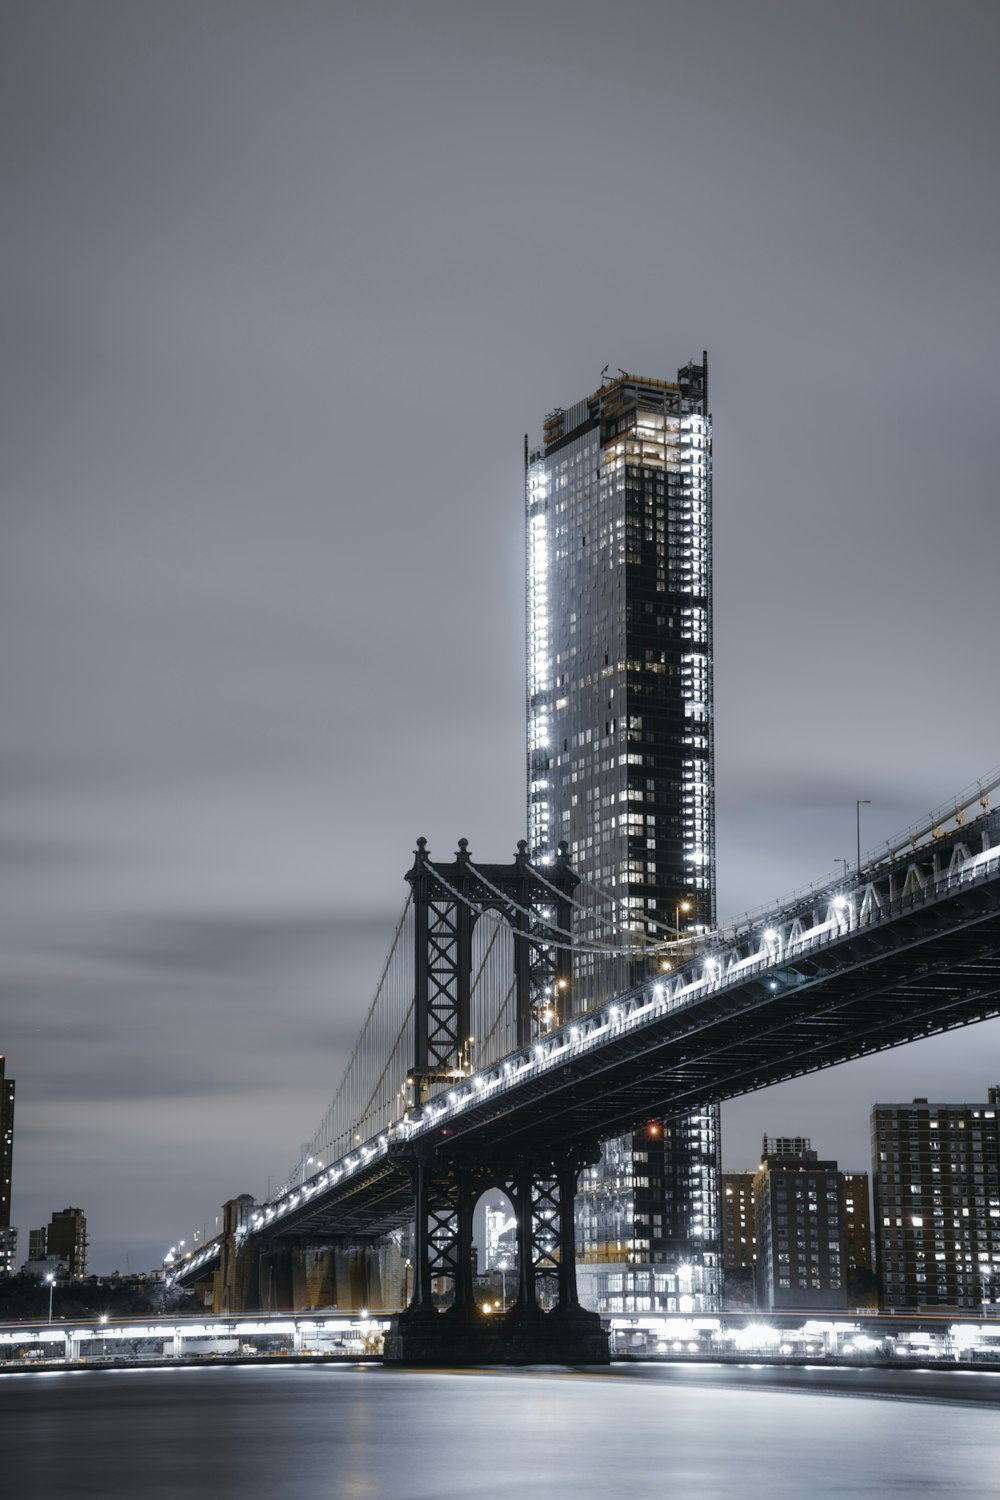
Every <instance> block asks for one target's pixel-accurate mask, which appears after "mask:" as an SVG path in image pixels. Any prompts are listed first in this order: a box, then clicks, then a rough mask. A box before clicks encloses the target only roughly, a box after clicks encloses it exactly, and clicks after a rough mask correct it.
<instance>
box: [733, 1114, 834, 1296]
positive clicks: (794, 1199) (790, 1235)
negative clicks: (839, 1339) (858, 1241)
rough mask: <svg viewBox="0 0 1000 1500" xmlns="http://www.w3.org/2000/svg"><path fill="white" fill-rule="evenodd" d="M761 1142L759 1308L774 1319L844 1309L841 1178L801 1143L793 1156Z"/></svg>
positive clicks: (756, 1208)
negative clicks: (787, 1314) (783, 1314)
mask: <svg viewBox="0 0 1000 1500" xmlns="http://www.w3.org/2000/svg"><path fill="white" fill-rule="evenodd" d="M778 1144H792V1142H791V1141H787V1140H786V1141H784V1142H781V1141H774V1140H770V1139H769V1138H768V1137H767V1136H765V1137H764V1153H763V1155H762V1156H761V1162H760V1166H759V1168H758V1169H757V1171H756V1173H755V1174H754V1179H753V1217H754V1225H755V1229H756V1236H757V1276H756V1281H757V1305H758V1307H760V1308H761V1309H766V1310H768V1311H772V1312H785V1311H788V1312H793V1311H803V1312H805V1311H810V1310H813V1309H815V1310H816V1311H817V1312H820V1311H822V1312H837V1311H839V1310H842V1309H846V1308H847V1258H846V1255H845V1251H844V1228H843V1193H842V1184H841V1175H842V1174H841V1173H840V1172H839V1171H838V1168H837V1163H836V1162H835V1161H820V1159H819V1157H818V1155H817V1153H816V1152H815V1151H813V1150H812V1149H811V1148H810V1146H809V1143H808V1140H806V1139H805V1138H804V1137H801V1136H800V1137H796V1138H795V1144H797V1145H798V1146H799V1149H798V1150H797V1151H795V1152H794V1153H787V1154H785V1153H775V1152H771V1151H770V1150H769V1147H770V1146H772V1145H778Z"/></svg>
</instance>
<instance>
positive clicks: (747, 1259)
mask: <svg viewBox="0 0 1000 1500" xmlns="http://www.w3.org/2000/svg"><path fill="white" fill-rule="evenodd" d="M753 1179H754V1174H753V1172H750V1171H746V1172H723V1174H722V1177H721V1180H720V1186H719V1229H720V1237H721V1241H722V1267H723V1271H738V1270H741V1269H742V1268H743V1267H745V1266H752V1265H753V1264H754V1261H755V1260H756V1259H757V1255H756V1250H757V1236H756V1234H755V1232H754V1222H753Z"/></svg>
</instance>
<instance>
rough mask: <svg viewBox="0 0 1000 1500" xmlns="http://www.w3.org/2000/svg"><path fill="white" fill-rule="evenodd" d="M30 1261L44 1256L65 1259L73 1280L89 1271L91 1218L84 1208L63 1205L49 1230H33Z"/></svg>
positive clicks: (55, 1214)
mask: <svg viewBox="0 0 1000 1500" xmlns="http://www.w3.org/2000/svg"><path fill="white" fill-rule="evenodd" d="M28 1242H29V1250H28V1259H29V1263H30V1262H37V1261H40V1260H42V1259H44V1258H47V1259H49V1260H55V1261H59V1262H61V1263H62V1264H63V1265H64V1266H65V1267H66V1274H67V1276H69V1278H70V1280H72V1281H81V1280H82V1279H83V1277H84V1276H86V1274H87V1246H88V1243H89V1242H88V1240H87V1218H86V1215H85V1214H84V1212H83V1209H82V1208H60V1209H57V1210H56V1212H55V1213H54V1214H53V1215H52V1218H51V1219H50V1221H49V1224H48V1227H47V1228H46V1229H32V1230H31V1231H30V1232H29V1237H28Z"/></svg>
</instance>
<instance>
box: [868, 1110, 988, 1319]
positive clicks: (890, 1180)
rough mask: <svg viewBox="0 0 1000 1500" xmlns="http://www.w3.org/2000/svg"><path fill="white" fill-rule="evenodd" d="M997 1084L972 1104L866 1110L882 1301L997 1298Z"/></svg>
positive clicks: (947, 1303)
mask: <svg viewBox="0 0 1000 1500" xmlns="http://www.w3.org/2000/svg"><path fill="white" fill-rule="evenodd" d="M998 1116H1000V1087H997V1088H991V1089H989V1090H988V1095H987V1101H986V1102H985V1103H980V1104H932V1103H930V1102H929V1101H928V1100H927V1099H914V1100H913V1102H912V1104H876V1105H874V1106H873V1108H872V1114H871V1129H872V1164H873V1171H874V1178H875V1236H876V1244H877V1248H878V1269H879V1273H880V1275H881V1280H882V1303H883V1306H884V1307H887V1308H895V1309H900V1310H904V1311H905V1310H916V1309H924V1308H927V1309H937V1308H940V1309H942V1310H949V1311H959V1312H962V1311H967V1310H969V1309H972V1308H980V1307H983V1306H988V1307H990V1308H991V1309H992V1308H995V1307H996V1304H997V1303H998V1302H1000V1128H998Z"/></svg>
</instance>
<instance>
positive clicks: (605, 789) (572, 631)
mask: <svg viewBox="0 0 1000 1500" xmlns="http://www.w3.org/2000/svg"><path fill="white" fill-rule="evenodd" d="M525 500H526V510H527V575H528V582H527V634H528V701H527V720H528V766H527V781H528V840H529V847H530V851H531V856H532V858H533V859H535V860H540V861H545V860H546V859H548V858H550V857H551V856H552V853H553V852H554V851H555V850H556V849H557V847H558V845H559V844H560V843H561V842H562V841H565V842H566V843H567V844H568V846H569V856H570V860H571V863H572V865H573V868H574V869H575V870H576V872H577V873H578V874H579V875H580V876H581V877H582V884H581V886H580V887H579V888H578V890H577V892H576V899H577V900H578V901H579V903H580V904H581V905H582V906H585V907H586V908H587V909H586V911H584V912H582V913H578V914H577V916H576V918H575V924H574V925H575V936H576V942H577V945H578V947H577V954H576V956H575V959H574V970H573V1006H574V1009H576V1010H582V1009H586V1008H588V1007H590V1006H592V1005H595V1004H597V1003H599V1002H601V1001H603V1000H605V999H607V998H608V997H609V996H610V995H612V994H614V993H616V992H618V991H621V990H622V989H624V988H626V987H627V986H628V985H629V984H632V983H636V982H638V981H639V980H640V979H642V978H645V977H646V976H647V975H649V974H650V973H651V972H653V971H654V969H655V968H656V967H658V966H661V965H665V964H668V963H671V962H675V961H676V960H677V958H678V956H683V946H682V945H683V940H684V939H685V938H688V939H690V938H691V937H692V936H693V935H695V934H697V933H699V932H701V931H706V930H708V929H710V928H711V927H712V926H713V925H714V922H715V811H714V808H715V803H714V740H713V719H712V713H713V706H712V705H713V700H712V429H711V418H710V416H709V411H708V366H707V360H706V359H703V361H702V363H701V364H690V365H687V366H685V367H684V368H683V369H682V370H680V371H679V372H678V375H677V379H676V380H675V381H662V380H647V379H643V378H639V377H637V376H632V375H626V374H620V375H619V377H618V378H617V379H613V380H606V381H604V383H603V384H602V385H601V386H600V388H599V389H598V390H597V391H595V392H594V394H593V395H591V396H588V397H586V398H584V399H583V400H582V401H578V402H577V403H576V405H574V406H571V407H568V408H565V409H564V408H557V409H556V410H555V411H552V412H550V413H549V415H548V416H547V417H546V418H545V422H544V428H543V434H542V438H541V441H540V442H538V443H536V444H535V445H529V444H528V442H527V440H526V442H525ZM650 1125H651V1127H653V1128H655V1129H656V1132H657V1133H656V1134H655V1135H652V1134H650V1127H647V1128H646V1129H645V1130H644V1131H643V1132H641V1133H640V1134H638V1135H637V1136H635V1137H634V1138H627V1139H625V1140H623V1141H619V1142H616V1143H612V1144H611V1145H609V1146H608V1147H607V1148H606V1150H605V1152H604V1156H603V1160H602V1164H601V1165H600V1166H599V1167H597V1168H595V1169H593V1171H591V1172H590V1173H588V1174H585V1177H584V1179H583V1181H582V1182H581V1192H580V1197H579V1200H578V1202H579V1218H578V1234H579V1251H580V1259H581V1262H582V1263H583V1265H584V1266H593V1267H595V1268H599V1270H600V1274H599V1275H597V1276H596V1278H595V1280H596V1292H595V1293H594V1296H595V1300H596V1301H597V1304H598V1305H599V1306H603V1307H606V1308H607V1309H608V1310H619V1309H620V1310H625V1309H626V1308H629V1307H634V1308H636V1309H637V1310H643V1309H645V1308H647V1307H651V1308H654V1309H658V1308H663V1309H669V1308H671V1307H672V1308H677V1307H679V1306H681V1305H682V1304H683V1305H684V1306H685V1307H687V1306H689V1305H690V1306H693V1307H695V1308H703V1307H711V1306H714V1305H715V1301H716V1297H717V1291H718V1205H717V1189H718V1111H717V1110H715V1109H709V1110H705V1111H702V1112H699V1113H696V1114H688V1115H685V1116H682V1117H679V1118H677V1119H672V1120H668V1121H664V1122H662V1123H661V1122H650Z"/></svg>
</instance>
